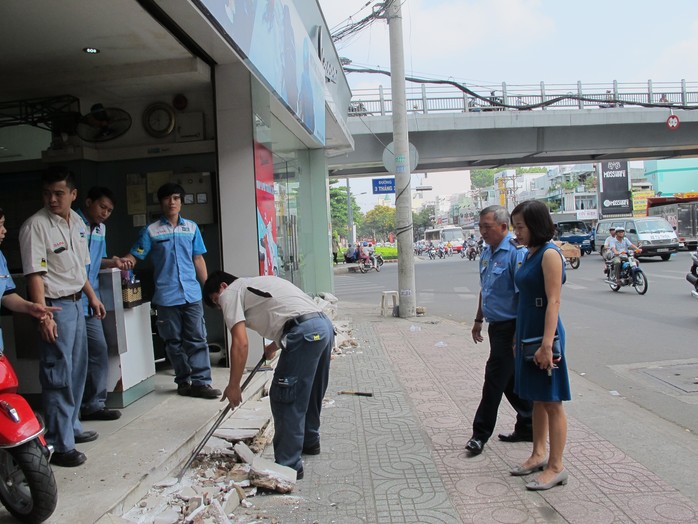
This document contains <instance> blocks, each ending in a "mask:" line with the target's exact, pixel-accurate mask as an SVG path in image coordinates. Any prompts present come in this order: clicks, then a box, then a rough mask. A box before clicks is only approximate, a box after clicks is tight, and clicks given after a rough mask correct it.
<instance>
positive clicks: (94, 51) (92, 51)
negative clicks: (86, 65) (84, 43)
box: [82, 47, 99, 55]
mask: <svg viewBox="0 0 698 524" xmlns="http://www.w3.org/2000/svg"><path fill="white" fill-rule="evenodd" d="M82 51H83V52H84V53H87V54H88V55H96V54H97V53H99V49H97V48H96V47H83V48H82Z"/></svg>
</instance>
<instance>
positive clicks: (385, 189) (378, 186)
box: [373, 178, 395, 195]
mask: <svg viewBox="0 0 698 524" xmlns="http://www.w3.org/2000/svg"><path fill="white" fill-rule="evenodd" d="M384 193H395V179H394V178H374V179H373V194H374V195H382V194H384Z"/></svg>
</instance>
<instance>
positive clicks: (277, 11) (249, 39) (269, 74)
mask: <svg viewBox="0 0 698 524" xmlns="http://www.w3.org/2000/svg"><path fill="white" fill-rule="evenodd" d="M194 2H195V3H196V5H197V7H198V8H199V10H200V11H201V12H202V13H203V14H204V16H206V17H207V18H208V19H209V20H210V21H211V22H212V23H213V25H214V27H216V29H217V30H218V32H219V33H220V34H221V35H222V36H223V37H224V38H225V39H226V40H227V41H228V42H229V43H230V44H232V45H233V47H234V48H235V49H236V51H237V52H238V53H239V54H241V55H242V56H243V59H244V60H245V63H246V64H247V65H248V66H250V67H251V68H252V69H253V70H254V71H256V72H257V73H258V77H259V79H260V80H261V81H262V82H264V83H265V84H266V85H267V87H268V88H269V89H270V90H272V91H273V92H274V93H275V94H276V96H277V97H278V98H279V99H280V100H281V101H283V102H284V104H285V105H286V106H287V107H288V109H289V110H291V111H292V112H293V114H294V115H295V116H296V119H297V120H298V121H299V122H300V123H301V124H302V125H303V127H304V128H305V129H306V130H307V131H308V132H309V133H310V134H311V135H313V136H314V137H315V138H316V139H317V140H318V141H319V142H320V143H321V144H323V145H324V144H325V71H324V68H323V65H322V62H321V61H320V57H319V56H318V54H317V51H316V50H315V46H314V44H313V40H311V37H310V35H308V33H307V31H306V30H305V27H304V25H303V20H301V18H300V16H299V14H298V12H297V10H296V7H295V5H294V2H293V1H292V0H274V1H273V2H272V1H268V2H259V1H256V0H237V1H230V0H228V1H226V0H194Z"/></svg>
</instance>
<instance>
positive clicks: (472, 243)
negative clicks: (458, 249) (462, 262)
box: [466, 235, 477, 255]
mask: <svg viewBox="0 0 698 524" xmlns="http://www.w3.org/2000/svg"><path fill="white" fill-rule="evenodd" d="M466 246H467V249H466V255H469V254H470V253H471V252H475V253H476V254H477V240H475V235H470V237H469V238H468V240H467V241H466Z"/></svg>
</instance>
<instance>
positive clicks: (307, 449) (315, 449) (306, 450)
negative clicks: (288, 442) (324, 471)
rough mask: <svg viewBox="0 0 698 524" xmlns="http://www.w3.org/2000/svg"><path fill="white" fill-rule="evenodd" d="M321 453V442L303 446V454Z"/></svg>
mask: <svg viewBox="0 0 698 524" xmlns="http://www.w3.org/2000/svg"><path fill="white" fill-rule="evenodd" d="M319 454H320V442H319V441H318V443H317V444H313V445H312V446H303V455H319Z"/></svg>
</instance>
